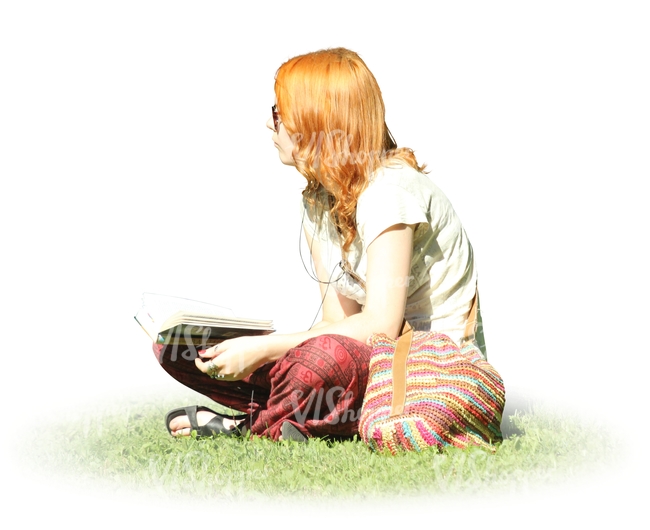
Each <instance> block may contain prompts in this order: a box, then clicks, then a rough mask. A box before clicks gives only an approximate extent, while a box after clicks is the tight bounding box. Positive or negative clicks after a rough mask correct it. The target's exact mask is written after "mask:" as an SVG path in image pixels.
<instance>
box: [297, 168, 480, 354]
mask: <svg viewBox="0 0 650 530" xmlns="http://www.w3.org/2000/svg"><path fill="white" fill-rule="evenodd" d="M302 215H303V223H304V227H305V230H306V231H307V232H308V233H309V234H311V236H312V237H313V238H316V239H317V240H319V241H320V248H321V259H322V260H323V264H324V265H325V268H326V270H328V271H330V272H331V275H330V280H329V281H331V282H332V284H331V286H332V287H334V289H336V290H337V291H338V292H339V293H340V294H342V295H343V296H345V297H347V298H351V299H353V300H356V301H357V302H359V303H360V304H361V305H364V304H365V300H366V293H365V290H364V289H363V287H362V285H361V283H360V282H358V281H357V280H356V279H355V278H353V277H352V275H350V274H347V273H345V272H344V271H343V270H342V268H341V266H340V262H341V258H342V254H341V246H340V239H339V235H338V233H337V231H336V228H335V227H334V224H333V223H332V222H330V220H329V215H328V213H327V212H326V213H325V214H324V215H323V216H322V219H320V220H316V219H314V218H313V217H314V215H313V213H310V211H309V209H305V205H304V203H303V206H302ZM356 221H357V236H356V238H355V239H354V241H353V242H352V245H351V246H350V250H349V251H348V254H347V260H348V262H349V264H350V266H351V268H352V271H353V272H354V274H355V275H356V276H358V277H359V278H361V279H362V280H363V281H364V282H365V279H366V269H367V254H366V250H367V249H368V246H369V245H370V243H372V242H373V241H374V239H375V238H376V237H377V236H379V234H381V233H382V232H383V231H384V230H386V229H387V228H389V227H391V226H393V225H396V224H400V223H404V224H412V225H417V226H416V228H415V232H414V237H413V257H412V261H411V273H410V278H409V285H408V297H407V301H406V310H405V315H404V316H405V317H406V320H407V321H408V322H409V323H410V324H411V326H412V327H413V328H414V329H416V330H432V331H438V332H442V333H445V334H446V335H448V336H450V337H451V338H452V339H453V340H454V341H455V342H456V343H457V344H460V341H461V338H462V337H463V336H464V334H465V324H466V320H467V315H468V313H469V309H470V306H471V303H472V300H473V299H474V294H475V292H476V278H477V273H476V267H475V266H474V256H473V251H472V246H471V244H470V242H469V239H468V238H467V235H466V233H465V230H464V229H463V227H462V225H461V223H460V220H459V219H458V216H457V215H456V212H455V211H454V209H453V208H452V206H451V203H450V202H449V200H448V199H447V197H446V196H445V195H444V193H442V191H441V190H440V189H439V188H438V187H437V186H436V185H435V184H434V183H433V182H432V181H431V179H429V177H427V176H426V175H425V174H423V173H420V172H419V171H417V170H416V169H414V168H412V167H409V166H407V165H395V166H391V167H386V168H381V169H379V170H378V171H377V172H376V173H375V174H374V175H373V178H372V179H371V182H370V184H369V185H368V187H367V188H366V189H365V190H364V191H363V193H362V194H361V196H360V197H359V201H358V203H357V218H356Z"/></svg>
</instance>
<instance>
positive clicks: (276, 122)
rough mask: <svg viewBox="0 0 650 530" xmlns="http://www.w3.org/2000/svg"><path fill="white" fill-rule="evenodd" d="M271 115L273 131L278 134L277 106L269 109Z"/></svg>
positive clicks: (278, 118)
mask: <svg viewBox="0 0 650 530" xmlns="http://www.w3.org/2000/svg"><path fill="white" fill-rule="evenodd" d="M271 114H273V130H274V131H275V132H278V126H279V125H280V115H279V114H278V106H277V105H273V106H272V107H271Z"/></svg>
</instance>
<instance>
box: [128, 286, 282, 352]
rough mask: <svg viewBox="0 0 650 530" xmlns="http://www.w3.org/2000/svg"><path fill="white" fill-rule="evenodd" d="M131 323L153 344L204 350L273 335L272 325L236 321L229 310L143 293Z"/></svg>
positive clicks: (260, 322)
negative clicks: (248, 337) (226, 342)
mask: <svg viewBox="0 0 650 530" xmlns="http://www.w3.org/2000/svg"><path fill="white" fill-rule="evenodd" d="M134 318H135V320H136V321H137V322H138V324H140V326H142V329H144V331H145V332H146V333H147V335H149V337H150V338H151V340H152V341H153V342H155V343H157V344H175V345H178V346H189V345H192V346H195V347H201V348H207V347H210V346H214V345H215V344H218V343H219V342H221V341H223V340H226V339H232V338H234V337H240V336H242V335H268V334H269V333H273V332H274V331H275V329H273V321H271V320H255V319H248V318H238V317H236V316H235V315H234V314H233V312H232V311H231V310H230V309H226V308H224V307H221V306H217V305H214V304H207V303H205V302H199V301H197V300H189V299H187V298H179V297H175V296H166V295H161V294H154V293H143V295H142V307H141V308H140V310H139V311H138V312H137V314H136V315H135V317H134Z"/></svg>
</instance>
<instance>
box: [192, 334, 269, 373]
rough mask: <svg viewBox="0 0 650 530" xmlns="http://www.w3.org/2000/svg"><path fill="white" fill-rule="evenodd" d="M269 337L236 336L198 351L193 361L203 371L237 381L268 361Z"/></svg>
mask: <svg viewBox="0 0 650 530" xmlns="http://www.w3.org/2000/svg"><path fill="white" fill-rule="evenodd" d="M268 346H269V337H267V336H265V335H263V336H252V337H237V338H235V339H229V340H225V341H223V342H221V343H219V344H217V345H216V346H213V347H212V348H208V349H207V350H205V351H202V352H199V356H200V357H197V358H196V359H195V360H194V362H195V364H196V367H197V368H198V369H199V370H201V371H202V372H203V373H205V374H208V375H210V376H211V377H214V378H215V379H222V380H224V381H238V380H240V379H243V378H244V377H246V376H247V375H249V374H250V373H252V372H254V371H255V370H257V369H258V368H259V367H260V366H262V365H263V364H265V363H266V362H268V361H269V360H270V359H268V358H267V353H268Z"/></svg>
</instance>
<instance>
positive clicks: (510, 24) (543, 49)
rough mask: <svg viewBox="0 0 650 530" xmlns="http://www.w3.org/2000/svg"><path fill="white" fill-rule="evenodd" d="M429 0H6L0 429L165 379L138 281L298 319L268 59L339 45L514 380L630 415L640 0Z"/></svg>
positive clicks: (643, 129)
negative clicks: (448, 244) (470, 256)
mask: <svg viewBox="0 0 650 530" xmlns="http://www.w3.org/2000/svg"><path fill="white" fill-rule="evenodd" d="M448 4H449V3H443V2H431V3H428V4H424V3H420V2H412V1H408V0H407V1H402V2H399V3H388V2H341V1H338V0H337V1H331V2H328V3H326V4H322V5H321V4H319V5H316V4H313V5H312V4H309V5H307V4H306V3H305V2H293V1H291V2H290V1H287V2H269V3H262V2H258V3H257V2H254V3H253V4H251V3H245V4H243V3H242V4H234V3H233V4H222V3H217V2H192V3H173V2H164V1H163V2H161V1H158V2H146V1H137V0H134V1H129V2H120V1H113V2H70V1H62V2H21V3H14V4H9V3H3V4H2V7H0V46H1V49H2V55H0V71H1V72H2V77H3V81H2V83H1V87H2V88H1V89H0V90H2V92H3V95H2V98H1V99H0V112H1V114H0V135H1V136H0V139H1V140H2V142H1V144H0V156H1V158H0V164H1V166H0V171H1V173H2V211H1V213H0V215H1V216H2V232H3V242H4V245H3V247H4V252H3V255H4V259H3V260H2V265H1V267H2V275H1V277H2V298H3V303H2V309H1V311H2V315H3V322H4V325H5V330H6V332H5V348H6V349H5V352H4V358H5V368H4V370H3V371H2V377H3V379H4V382H3V385H2V393H3V397H4V403H5V406H9V407H10V409H11V420H10V421H9V422H8V423H7V422H5V432H7V431H9V432H11V433H13V432H15V431H20V427H21V426H22V425H24V424H29V423H30V422H32V421H33V420H34V417H35V416H39V415H41V416H43V417H47V418H49V419H52V418H56V417H60V418H65V415H66V414H67V413H68V411H69V410H70V409H71V407H75V406H77V404H92V403H93V400H99V399H109V398H110V397H111V396H123V395H127V394H134V395H137V394H138V393H139V392H142V391H143V390H144V389H149V388H160V389H161V391H165V389H170V390H171V389H174V388H176V385H177V383H175V382H174V381H173V380H171V379H170V378H169V377H168V376H167V375H166V374H165V373H164V372H163V371H162V370H161V369H160V368H159V367H158V365H157V363H156V362H155V359H154V357H153V355H152V354H151V352H150V345H149V342H148V339H147V337H146V336H145V335H144V333H143V332H142V331H141V330H140V328H139V327H138V326H137V324H136V323H135V321H134V320H133V315H134V314H135V312H136V310H137V309H138V307H139V304H140V295H141V293H142V292H143V291H152V292H158V293H165V294H173V295H177V296H185V297H189V298H196V299H199V300H204V301H207V302H213V303H217V304H221V305H226V306H229V307H231V308H232V309H233V310H234V311H235V312H236V313H240V314H244V315H247V316H258V317H260V318H272V319H274V321H275V323H276V326H277V328H278V329H279V330H280V331H291V330H298V329H301V328H305V327H307V326H308V325H309V324H310V323H311V321H312V319H313V317H314V315H315V314H316V311H317V309H318V304H319V298H318V296H317V290H318V289H317V286H316V285H315V284H314V283H313V282H312V281H311V280H310V279H309V278H308V277H307V275H306V273H305V272H304V270H303V267H302V264H301V263H300V258H299V256H298V234H299V229H300V227H299V218H298V215H297V205H298V200H299V195H300V191H301V189H302V188H301V186H302V184H303V179H302V177H301V176H300V175H299V174H298V173H297V172H296V171H295V170H294V169H293V168H288V167H285V166H283V165H282V164H281V163H280V162H279V160H278V156H277V151H276V149H275V148H274V147H273V145H272V143H271V140H270V136H271V132H270V131H269V130H268V129H266V128H265V123H266V121H267V119H268V117H269V114H270V106H271V105H272V103H273V77H274V74H275V71H276V69H277V67H278V66H279V65H280V64H281V63H282V62H283V61H285V60H286V59H287V58H289V57H291V56H293V55H297V54H300V53H305V52H308V51H313V50H316V49H320V48H325V47H333V46H345V47H348V48H351V49H354V50H355V51H357V52H358V53H359V54H360V55H361V56H362V58H363V59H364V60H365V61H366V63H367V64H368V66H369V67H370V69H371V70H372V71H373V72H374V74H375V76H376V77H377V79H378V82H379V84H380V86H381V87H382V91H383V94H384V99H385V102H386V107H387V122H388V125H389V127H390V128H391V130H392V132H393V134H394V136H395V137H396V139H397V141H398V143H399V144H400V145H406V146H409V147H412V148H413V149H415V151H416V154H417V156H418V158H419V160H420V161H421V162H426V163H427V164H428V167H429V169H430V176H431V178H432V179H433V180H435V181H436V182H437V183H438V185H439V186H440V187H441V188H442V189H443V190H444V191H445V192H446V193H447V194H448V196H449V197H450V198H451V200H452V202H453V204H454V206H455V208H456V210H457V212H458V213H459V215H460V216H461V219H462V220H463V222H464V225H465V227H466V229H467V232H468V234H469V237H470V239H471V241H472V243H473V245H474V248H475V250H476V254H477V256H478V265H479V270H480V283H481V296H482V309H483V313H484V323H485V326H486V340H487V346H488V354H489V356H490V360H491V361H492V362H493V363H494V364H495V366H496V367H497V368H498V369H499V370H500V371H501V373H502V375H503V376H504V379H505V381H506V385H507V388H508V390H509V392H510V394H509V396H510V397H511V403H514V402H515V401H516V400H517V399H522V400H524V399H528V398H540V399H542V400H544V401H546V402H548V403H552V404H554V406H558V407H565V408H567V409H569V410H572V411H575V410H578V411H580V413H583V414H584V415H585V417H593V416H597V417H601V418H605V419H606V420H607V421H610V420H611V423H612V425H615V426H616V427H623V429H624V430H621V431H619V432H621V433H624V437H625V438H626V439H628V440H632V441H634V440H635V439H638V438H639V437H640V436H641V433H642V432H643V431H644V429H645V418H642V419H641V421H640V422H639V423H635V419H636V418H637V417H638V416H637V414H638V412H637V411H638V410H642V409H644V408H645V406H644V405H645V404H644V403H643V402H642V401H639V400H640V399H641V390H640V388H641V385H645V374H646V373H647V367H648V362H647V356H648V353H649V352H648V346H647V341H646V340H645V337H644V334H645V332H646V329H647V323H646V318H645V317H646V316H647V310H646V309H645V308H646V303H645V301H646V300H647V295H648V289H647V279H646V275H645V272H646V268H647V267H644V266H643V265H644V264H645V263H647V258H646V254H645V252H644V250H645V249H644V248H643V246H644V244H643V243H642V241H643V240H645V238H643V236H642V235H641V230H642V229H647V228H648V226H649V225H648V219H647V214H646V213H645V212H643V209H644V208H645V203H646V202H647V201H646V198H645V196H644V193H643V191H645V185H644V184H645V181H646V180H647V178H648V176H649V168H648V145H649V143H648V142H649V140H650V134H649V130H648V123H649V118H650V112H649V110H650V109H649V104H648V98H647V94H648V93H650V86H649V85H650V83H649V79H648V69H647V66H648V53H647V50H648V49H649V44H650V43H649V42H648V40H649V39H648V35H647V24H648V17H647V15H646V13H645V12H644V11H643V10H642V2H638V3H637V2H584V3H583V2H573V1H564V2H553V1H551V2H543V3H535V4H533V3H522V2H485V3H482V2H463V3H458V2H457V3H454V4H453V5H448ZM423 5H426V6H427V7H421V6H423ZM644 231H645V230H644ZM632 403H639V404H638V407H639V408H638V409H637V408H636V405H635V406H631V404H632ZM161 421H162V420H161ZM645 430H646V431H647V429H645ZM9 438H10V441H16V440H19V434H17V435H12V436H10V437H9ZM9 450H10V449H7V451H9ZM7 454H8V453H7V452H5V455H7ZM19 473H20V470H16V475H17V476H18V475H19ZM610 479H611V477H610V478H604V479H603V480H604V482H603V488H602V489H598V488H597V487H596V490H597V491H599V492H600V494H602V495H605V492H609V487H608V486H605V485H604V484H606V483H607V481H608V480H610ZM16 480H18V478H17V479H16ZM29 487H31V486H29ZM51 495H54V494H53V492H51V491H48V497H50V496H51ZM630 498H631V497H630V496H629V495H627V496H626V500H625V501H624V502H626V503H629V502H631V501H630V500H629V499H630ZM621 499H622V496H621ZM41 502H42V500H41ZM52 502H55V501H52ZM86 502H89V503H90V501H89V500H87V501H86ZM93 502H103V500H100V499H99V498H96V499H94V500H93ZM495 502H497V501H495ZM508 502H510V501H508ZM589 502H590V501H586V504H588V503H589ZM621 502H623V501H621ZM91 504H92V503H91ZM586 504H585V505H586ZM18 506H21V505H20V504H18ZM622 506H623V505H622V504H621V505H620V508H618V507H617V504H616V503H613V504H612V505H611V506H609V507H608V509H611V511H610V512H608V513H611V514H616V515H617V516H618V515H619V510H621V509H622ZM626 506H627V505H626ZM601 508H602V506H601ZM626 510H627V512H626V513H628V512H629V508H626ZM594 513H596V512H594ZM598 513H600V512H598ZM583 515H584V514H583ZM612 516H614V515H612Z"/></svg>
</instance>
